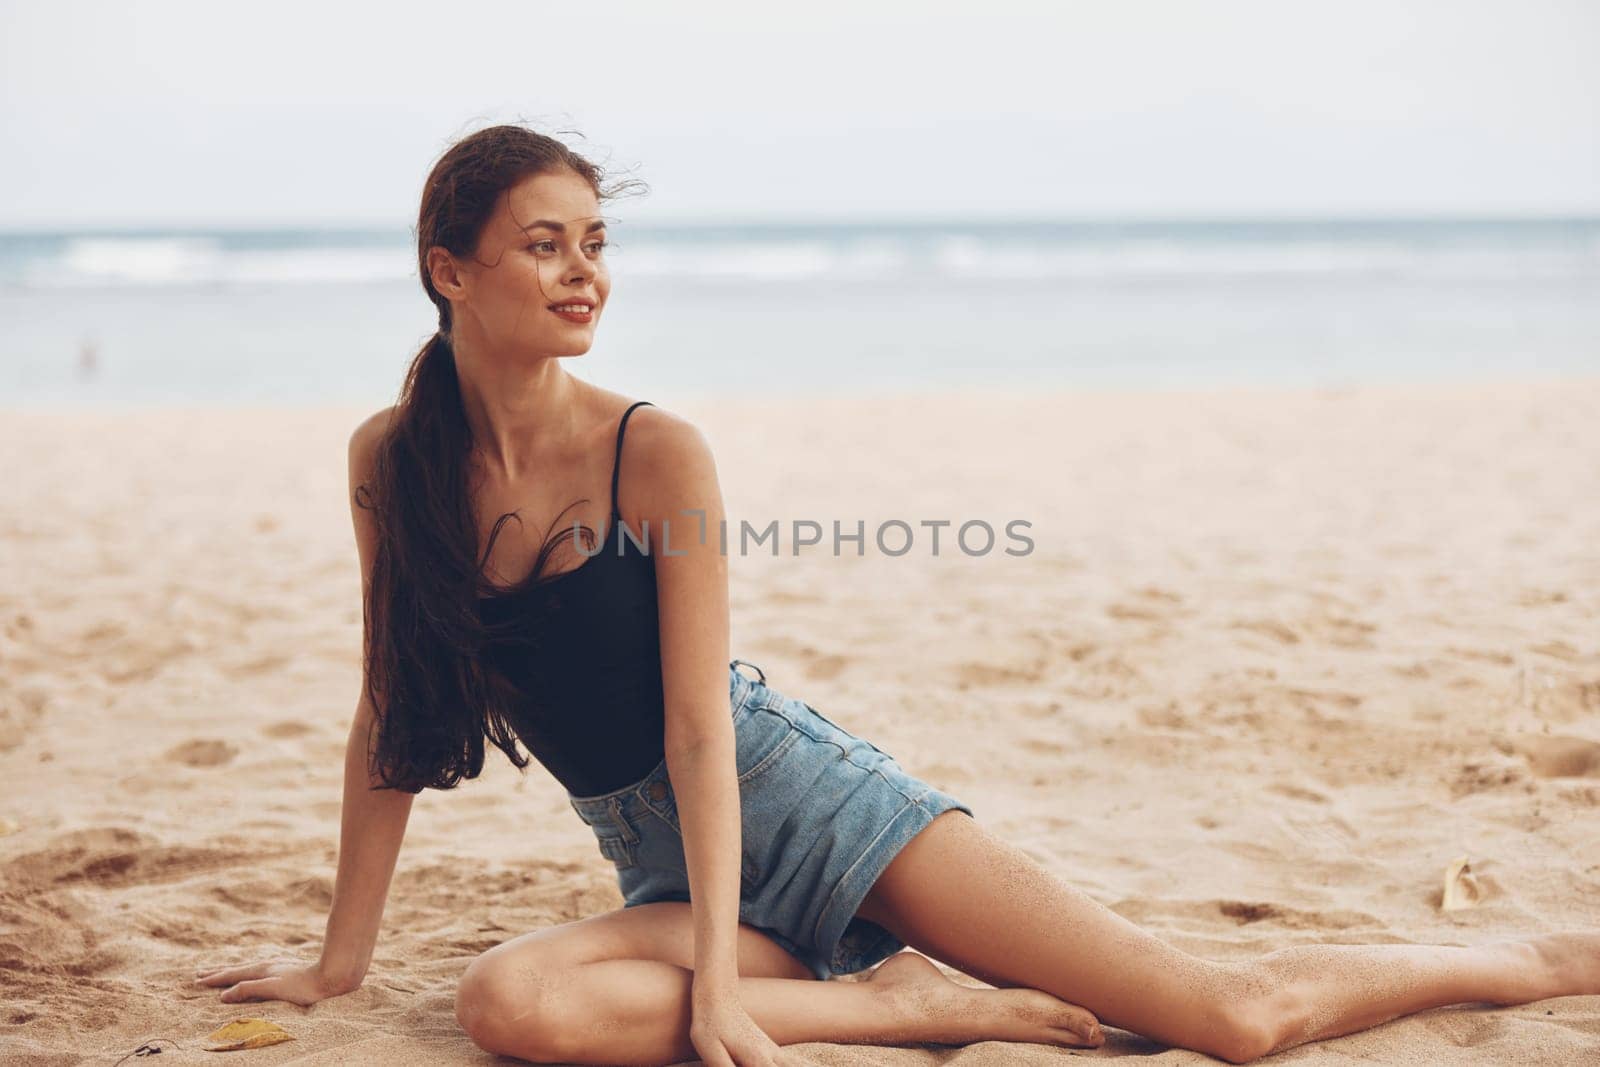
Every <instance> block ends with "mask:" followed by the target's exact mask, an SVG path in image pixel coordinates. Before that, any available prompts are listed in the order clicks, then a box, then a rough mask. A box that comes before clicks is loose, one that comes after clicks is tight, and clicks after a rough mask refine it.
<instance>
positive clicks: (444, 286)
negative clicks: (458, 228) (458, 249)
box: [427, 245, 467, 300]
mask: <svg viewBox="0 0 1600 1067" xmlns="http://www.w3.org/2000/svg"><path fill="white" fill-rule="evenodd" d="M427 262H428V280H429V281H431V282H432V283H433V288H434V291H435V292H437V293H438V294H439V295H440V296H442V297H446V298H453V299H456V300H460V299H462V298H463V297H465V296H466V292H467V286H466V272H465V271H463V270H461V269H460V267H459V265H458V264H457V263H456V257H455V256H452V255H451V254H450V251H449V249H446V248H444V247H442V246H440V245H434V246H433V247H432V248H430V249H428V260H427Z"/></svg>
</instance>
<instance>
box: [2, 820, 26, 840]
mask: <svg viewBox="0 0 1600 1067" xmlns="http://www.w3.org/2000/svg"><path fill="white" fill-rule="evenodd" d="M20 829H22V824H21V823H19V822H17V821H16V820H15V819H7V818H3V817H0V837H4V836H6V835H7V834H14V833H16V832H17V831H18V830H20Z"/></svg>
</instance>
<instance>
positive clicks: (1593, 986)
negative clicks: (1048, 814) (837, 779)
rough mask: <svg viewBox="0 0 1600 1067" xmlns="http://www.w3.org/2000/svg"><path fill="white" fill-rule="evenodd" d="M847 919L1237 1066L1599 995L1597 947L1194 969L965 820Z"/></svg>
mask: <svg viewBox="0 0 1600 1067" xmlns="http://www.w3.org/2000/svg"><path fill="white" fill-rule="evenodd" d="M952 871H960V872H962V877H961V878H959V879H953V878H951V876H950V872H952ZM860 914H861V915H862V916H863V917H864V918H867V919H870V920H872V921H873V922H876V923H878V924H879V925H882V926H884V927H886V928H887V929H889V930H890V931H892V932H893V933H895V934H896V935H897V936H898V937H900V938H901V939H902V940H904V941H905V942H906V943H907V944H908V945H911V946H912V947H914V948H916V949H918V950H920V951H922V952H926V953H927V954H928V955H930V956H933V957H935V958H936V959H940V960H943V961H945V962H947V963H949V964H950V965H951V966H954V967H958V968H960V969H961V970H963V971H966V972H967V973H968V974H971V975H973V976H974V977H976V978H979V979H982V980H983V981H986V982H989V983H990V984H992V985H996V986H1000V987H1012V986H1027V987H1031V988H1034V989H1041V990H1045V991H1046V992H1050V993H1053V994H1055V995H1056V996H1058V997H1060V998H1062V999H1063V1000H1067V1001H1070V1002H1071V1003H1074V1004H1081V1005H1082V1006H1084V1007H1085V1008H1088V1009H1089V1010H1090V1011H1091V1012H1093V1013H1094V1014H1095V1015H1096V1016H1098V1017H1099V1019H1100V1020H1101V1022H1102V1023H1103V1024H1106V1025H1111V1026H1118V1027H1122V1028H1124V1029H1127V1030H1131V1031H1133V1032H1134V1033H1137V1034H1141V1035H1144V1036H1146V1037H1149V1038H1152V1039H1154V1040H1157V1041H1161V1042H1163V1043H1165V1044H1168V1045H1175V1046H1179V1047H1183V1048H1189V1049H1195V1050H1198V1051H1201V1052H1206V1053H1209V1054H1211V1055H1214V1056H1219V1057H1221V1058H1223V1059H1227V1060H1230V1061H1232V1062H1235V1063H1243V1062H1247V1061H1249V1060H1251V1059H1254V1058H1256V1057H1258V1056H1262V1055H1265V1054H1266V1053H1267V1052H1269V1051H1275V1050H1278V1049H1283V1048H1288V1047H1290V1046H1292V1045H1295V1044H1300V1043H1302V1042H1304V1041H1308V1040H1316V1039H1317V1038H1319V1037H1331V1036H1334V1035H1337V1034H1344V1033H1350V1032H1352V1031H1354V1030H1359V1029H1364V1028H1366V1027H1369V1026H1374V1025H1376V1024H1377V1023H1380V1022H1383V1021H1385V1020H1387V1019H1392V1018H1395V1017H1396V1016H1398V1015H1404V1014H1407V1013H1409V1012H1413V1011H1420V1010H1422V1009H1425V1008H1430V1007H1438V1006H1442V1005H1445V1004H1455V1003H1466V1002H1474V1001H1488V1002H1491V1003H1500V1004H1510V1003H1523V1002H1526V1001H1528V1000H1533V999H1540V998H1542V997H1546V996H1555V995H1563V994H1570V993H1581V992H1597V991H1600V934H1570V935H1553V939H1550V940H1544V939H1541V942H1540V943H1537V944H1536V943H1519V942H1499V943H1495V944H1492V945H1484V946H1479V947H1474V948H1452V947H1447V946H1433V945H1404V946H1393V945H1381V946H1366V945H1337V946H1326V945H1318V946H1308V947H1296V948H1289V949H1283V950H1280V951H1278V952H1274V953H1272V954H1270V955H1268V956H1266V957H1264V958H1262V959H1260V960H1255V961H1250V962H1246V963H1228V964H1222V963H1215V962H1212V961H1209V960H1204V959H1201V958H1199V957H1196V956H1193V955H1190V954H1189V953H1186V952H1182V951H1180V950H1178V949H1177V948H1174V947H1173V946H1171V945H1168V944H1166V943H1165V942H1163V941H1161V940H1160V939H1159V938H1157V937H1155V936H1153V935H1152V934H1150V933H1148V932H1146V931H1144V930H1142V929H1140V928H1139V927H1138V926H1136V925H1134V924H1133V923H1131V922H1129V921H1128V920H1126V919H1124V918H1122V917H1121V916H1120V915H1117V914H1116V913H1115V912H1113V911H1111V910H1110V909H1108V908H1106V907H1104V906H1103V905H1101V904H1099V903H1097V902H1096V901H1094V900H1093V899H1091V898H1090V897H1088V896H1086V895H1085V894H1083V893H1082V892H1080V891H1078V890H1077V889H1075V888H1073V887H1071V886H1069V885H1067V884H1065V883H1064V882H1062V881H1060V880H1059V879H1057V878H1055V877H1053V876H1052V875H1050V874H1049V872H1047V871H1045V870H1044V869H1043V868H1041V867H1040V866H1039V865H1038V864H1037V863H1035V862H1034V861H1033V859H1032V858H1031V857H1029V856H1028V855H1027V854H1026V853H1024V852H1023V851H1022V850H1020V849H1018V848H1016V847H1014V846H1012V845H1009V844H1007V843H1006V842H1004V841H1001V840H1000V839H998V838H996V837H994V836H993V835H992V834H990V833H989V832H988V831H987V830H985V829H984V828H983V827H981V826H980V825H979V824H978V823H977V822H975V821H974V820H973V819H971V818H970V817H968V816H967V815H966V814H965V813H963V812H948V813H946V814H943V815H940V816H939V817H938V818H936V819H935V820H934V821H933V824H932V825H931V826H929V827H928V828H927V829H926V830H924V831H923V832H922V833H920V834H918V835H917V836H916V837H915V838H913V839H912V841H911V843H910V844H908V845H907V846H906V847H905V848H904V849H902V850H901V852H900V854H899V855H898V856H897V857H896V858H895V860H894V862H893V863H891V864H890V865H889V868H888V869H887V870H886V871H885V872H884V873H883V875H882V876H881V877H880V878H879V880H878V884H877V885H875V886H874V887H873V890H872V892H871V894H869V896H868V899H867V901H866V903H865V904H864V905H863V907H862V908H861V911H860ZM1585 939H1587V940H1585ZM1585 960H1588V961H1589V962H1588V963H1587V964H1585V963H1584V962H1583V961H1585ZM1560 961H1565V962H1564V963H1561V962H1560ZM1563 967H1564V969H1563Z"/></svg>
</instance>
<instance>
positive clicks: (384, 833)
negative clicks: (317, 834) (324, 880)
mask: <svg viewBox="0 0 1600 1067" xmlns="http://www.w3.org/2000/svg"><path fill="white" fill-rule="evenodd" d="M392 410H393V409H389V410H386V411H383V412H379V413H378V414H377V415H374V416H372V417H371V418H369V419H367V420H366V421H365V422H363V423H362V424H361V425H360V426H359V427H357V428H356V431H355V433H354V434H352V435H351V437H350V514H351V521H352V523H353V524H354V526H355V534H356V550H357V552H358V554H359V555H360V558H361V599H362V603H363V605H365V604H366V602H367V599H368V596H369V592H370V586H371V583H372V561H373V557H374V556H375V555H376V552H377V537H378V534H377V529H376V527H375V525H374V524H373V520H372V514H371V512H369V511H367V510H366V509H365V508H362V507H360V506H358V505H357V504H356V501H355V492H356V488H357V487H358V486H360V485H362V484H363V483H369V484H370V480H371V477H372V471H373V456H374V454H375V452H376V449H377V444H378V441H379V439H380V438H381V436H382V433H383V430H384V428H385V427H386V425H387V423H388V418H389V413H390V411H392ZM362 614H363V617H365V614H366V613H365V610H363V613H362ZM375 711H376V709H374V707H373V705H372V700H371V698H370V696H369V695H368V693H367V687H366V679H365V678H364V677H363V680H362V687H361V698H360V700H359V701H358V703H357V705H356V714H355V720H354V721H353V722H352V723H351V724H350V736H349V739H348V740H347V741H346V742H345V751H344V802H343V805H342V807H341V810H340V816H339V867H338V872H337V873H336V874H335V876H334V884H333V906H332V908H331V909H330V910H329V913H328V926H327V930H326V932H325V933H324V935H323V942H322V959H321V960H320V963H319V965H320V967H321V969H322V972H323V975H324V976H325V979H326V981H327V982H328V983H329V985H330V986H331V987H332V988H333V989H335V990H337V991H339V992H348V991H350V990H352V989H355V988H356V987H358V986H359V985H360V984H361V981H362V979H363V978H364V977H366V973H367V966H368V964H369V963H371V961H372V950H373V947H374V946H375V945H376V944H377V942H378V925H379V923H380V922H381V921H382V919H383V906H384V901H385V900H386V899H387V898H388V895H389V883H390V881H391V879H392V878H393V877H394V868H395V862H396V860H397V859H398V858H399V855H400V844H401V842H402V840H404V838H405V833H406V822H407V820H408V819H409V818H410V815H411V803H412V801H413V800H415V799H416V798H415V795H414V794H411V793H405V792H401V791H400V790H398V789H374V788H373V786H374V785H376V784H377V781H376V779H374V778H373V777H372V776H371V771H370V769H369V767H368V764H367V752H368V745H369V735H370V731H371V730H372V728H373V725H374V718H375Z"/></svg>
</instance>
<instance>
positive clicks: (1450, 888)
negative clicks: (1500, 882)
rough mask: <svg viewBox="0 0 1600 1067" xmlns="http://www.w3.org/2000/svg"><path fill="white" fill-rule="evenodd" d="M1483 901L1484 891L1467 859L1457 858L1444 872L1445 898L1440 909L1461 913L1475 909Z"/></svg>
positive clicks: (1463, 857)
mask: <svg viewBox="0 0 1600 1067" xmlns="http://www.w3.org/2000/svg"><path fill="white" fill-rule="evenodd" d="M1482 899H1483V889H1482V888H1481V887H1480V886H1479V885H1478V880H1477V879H1476V878H1475V877H1473V875H1472V868H1471V867H1470V866H1468V864H1467V857H1465V856H1457V857H1456V858H1455V860H1454V861H1453V862H1451V864H1450V867H1449V869H1448V870H1446V871H1445V872H1444V897H1443V899H1442V900H1441V901H1440V905H1439V906H1440V908H1442V909H1443V910H1444V911H1460V910H1461V909H1463V908H1470V907H1474V906H1475V905H1477V903H1478V902H1479V901H1480V900H1482Z"/></svg>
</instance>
